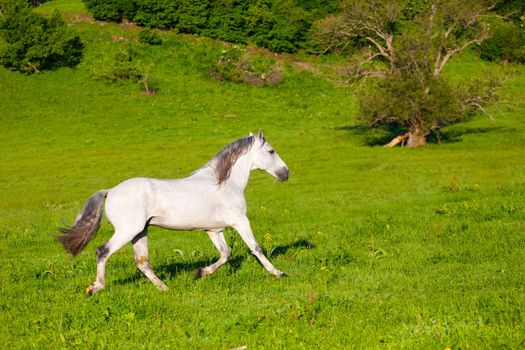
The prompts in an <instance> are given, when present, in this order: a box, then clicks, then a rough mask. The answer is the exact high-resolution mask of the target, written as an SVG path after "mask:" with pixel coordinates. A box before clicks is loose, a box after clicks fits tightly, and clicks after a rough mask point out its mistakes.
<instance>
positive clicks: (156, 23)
mask: <svg viewBox="0 0 525 350" xmlns="http://www.w3.org/2000/svg"><path fill="white" fill-rule="evenodd" d="M135 6H136V12H135V16H134V17H133V21H134V22H136V23H138V24H140V25H144V26H147V27H151V28H161V29H166V28H172V27H174V26H175V25H176V24H177V18H178V15H177V9H178V6H177V3H176V2H175V1H172V0H136V1H135Z"/></svg>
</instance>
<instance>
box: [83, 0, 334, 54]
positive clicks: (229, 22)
mask: <svg viewBox="0 0 525 350" xmlns="http://www.w3.org/2000/svg"><path fill="white" fill-rule="evenodd" d="M123 1H124V0H111V1H109V2H108V1H100V0H85V2H86V5H87V7H88V9H89V10H90V11H91V12H92V13H93V14H94V16H95V18H97V19H102V20H107V21H116V22H119V21H121V20H122V18H123V16H126V17H127V18H128V19H129V20H131V21H133V22H136V23H138V24H140V25H144V26H147V27H151V28H163V29H167V28H177V29H178V30H179V31H180V32H183V33H197V34H202V35H206V36H210V37H212V38H218V39H221V40H226V41H230V42H235V43H243V44H244V43H253V44H256V45H259V46H262V47H266V48H269V49H270V50H273V51H279V52H295V51H297V49H298V48H302V47H304V46H305V43H306V41H307V40H306V35H307V33H308V29H309V28H310V25H311V23H312V21H313V20H314V19H315V18H317V17H318V16H322V15H324V14H326V13H328V12H329V11H332V10H333V8H334V6H336V5H335V4H336V3H338V1H335V0H333V1H332V0H327V1H317V2H313V3H309V4H308V5H307V4H306V3H304V2H303V3H301V4H300V5H296V4H295V2H294V1H293V0H286V1H279V0H248V1H238V0H198V1H194V0H178V1H172V0H129V1H127V2H126V3H128V4H129V3H130V2H131V3H132V5H129V6H128V7H131V8H133V11H127V12H126V11H124V10H123V6H122V2H123ZM328 4H329V5H330V6H328V7H327V8H326V9H324V8H323V7H324V6H325V5H328ZM327 11H328V12H327Z"/></svg>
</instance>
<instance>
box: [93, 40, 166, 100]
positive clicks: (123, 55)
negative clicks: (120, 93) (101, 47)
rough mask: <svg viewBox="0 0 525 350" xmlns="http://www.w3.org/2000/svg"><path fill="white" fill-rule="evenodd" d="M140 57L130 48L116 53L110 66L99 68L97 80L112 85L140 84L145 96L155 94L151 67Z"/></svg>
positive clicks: (97, 68)
mask: <svg viewBox="0 0 525 350" xmlns="http://www.w3.org/2000/svg"><path fill="white" fill-rule="evenodd" d="M138 55H139V54H138V52H137V51H136V50H135V49H134V48H133V47H128V48H126V49H123V50H121V51H118V52H116V53H115V55H114V56H113V59H112V61H111V62H110V63H109V64H107V65H100V66H97V67H96V71H94V72H93V73H94V75H95V77H96V78H97V79H100V80H103V81H106V82H108V83H112V84H116V83H121V82H123V81H131V82H134V83H138V84H139V85H140V87H141V90H142V92H144V93H145V94H148V95H151V94H155V93H156V92H157V89H156V88H155V86H154V84H153V83H152V82H151V79H150V69H149V68H150V67H149V66H148V65H145V64H144V63H143V62H142V61H141V60H140V59H139V58H138Z"/></svg>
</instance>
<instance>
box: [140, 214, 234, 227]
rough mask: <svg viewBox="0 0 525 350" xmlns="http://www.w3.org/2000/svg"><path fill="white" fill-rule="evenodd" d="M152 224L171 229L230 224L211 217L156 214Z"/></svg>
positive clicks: (151, 221)
mask: <svg viewBox="0 0 525 350" xmlns="http://www.w3.org/2000/svg"><path fill="white" fill-rule="evenodd" d="M149 224H150V225H154V226H159V227H163V228H167V229H170V230H184V231H193V230H217V229H222V228H225V227H226V226H228V225H227V224H226V223H225V222H224V221H223V220H215V219H210V218H188V217H178V216H177V215H172V216H154V217H152V218H151V220H150V222H149Z"/></svg>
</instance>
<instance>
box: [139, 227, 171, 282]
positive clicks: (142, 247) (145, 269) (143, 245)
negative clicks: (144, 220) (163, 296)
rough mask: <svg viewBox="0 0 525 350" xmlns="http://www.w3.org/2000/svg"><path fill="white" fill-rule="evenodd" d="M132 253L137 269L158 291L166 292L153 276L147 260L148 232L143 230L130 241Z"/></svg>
mask: <svg viewBox="0 0 525 350" xmlns="http://www.w3.org/2000/svg"><path fill="white" fill-rule="evenodd" d="M132 243H133V253H134V255H135V264H136V265H137V268H138V269H139V270H140V271H141V272H142V273H143V274H144V275H145V276H146V277H147V278H148V279H149V280H150V281H151V282H153V284H154V285H155V287H157V288H158V289H159V290H168V287H167V286H166V285H165V284H164V283H163V282H162V281H161V280H160V278H158V277H157V275H155V273H154V272H153V269H152V267H151V264H150V263H149V258H148V232H147V228H145V229H144V231H142V232H141V233H140V234H138V235H137V236H136V237H135V238H133V240H132Z"/></svg>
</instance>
